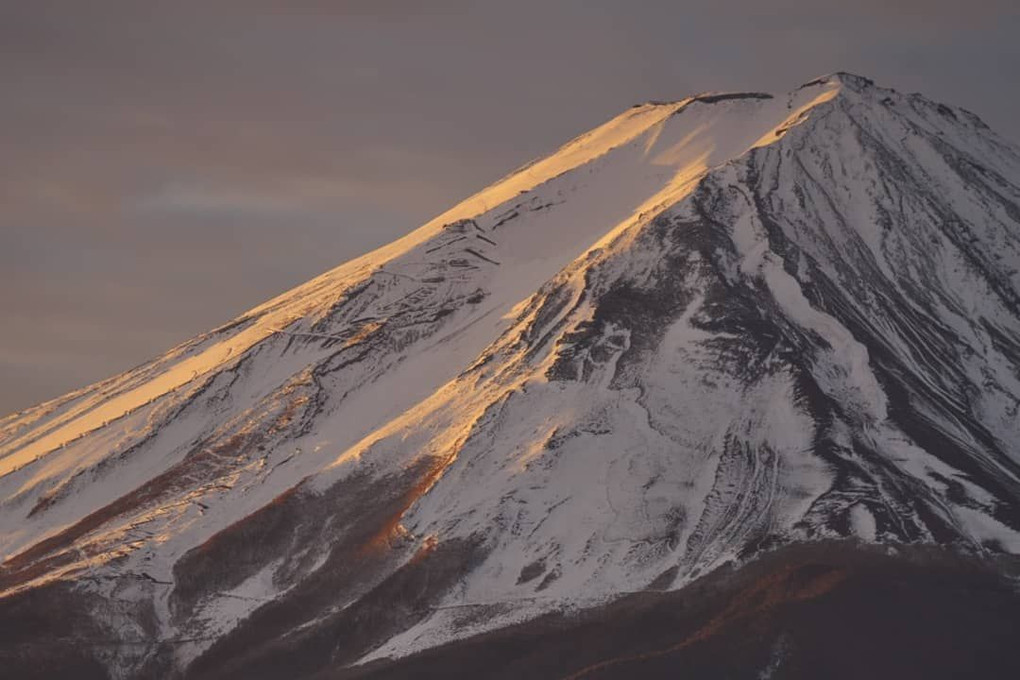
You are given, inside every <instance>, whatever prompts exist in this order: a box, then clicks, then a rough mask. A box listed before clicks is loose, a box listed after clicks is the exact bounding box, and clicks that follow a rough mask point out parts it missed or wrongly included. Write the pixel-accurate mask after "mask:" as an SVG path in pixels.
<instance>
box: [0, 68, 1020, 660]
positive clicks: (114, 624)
mask: <svg viewBox="0 0 1020 680" xmlns="http://www.w3.org/2000/svg"><path fill="white" fill-rule="evenodd" d="M1018 408H1020V152H1018V150H1017V148H1016V147H1014V146H1012V145H1010V144H1008V143H1007V142H1005V141H1004V140H1002V139H1001V138H998V137H997V136H996V135H995V134H994V133H992V132H991V131H990V130H988V129H987V128H986V127H985V126H984V125H983V124H982V123H981V122H980V121H979V120H978V119H977V118H976V117H975V116H973V114H970V113H967V112H966V111H963V110H961V109H955V108H950V107H947V106H944V105H941V104H936V103H933V102H931V101H929V100H927V99H924V98H923V97H920V96H918V95H909V96H906V95H902V94H899V93H897V92H895V91H892V90H886V89H883V88H880V87H877V86H875V85H873V84H872V83H871V82H870V81H867V80H866V79H863V78H860V77H857V76H850V75H845V74H840V75H835V76H829V77H825V78H821V79H818V80H816V81H813V82H811V83H808V84H806V85H804V86H802V87H800V88H798V89H797V90H795V91H793V92H792V93H790V94H787V95H779V96H771V95H766V94H756V93H750V94H709V95H700V96H696V97H691V98H688V99H685V100H682V101H678V102H673V103H665V104H661V103H651V104H644V105H641V106H637V107H634V108H632V109H630V110H629V111H627V112H625V113H623V114H621V115H620V116H618V117H616V118H614V119H612V120H611V121H609V122H607V123H606V124H605V125H603V126H601V127H599V128H597V129H595V130H593V131H592V132H589V133H587V134H585V135H582V136H580V137H578V138H577V139H575V140H574V141H572V142H570V143H569V144H567V145H566V146H564V147H563V148H561V149H560V150H559V151H557V152H555V153H554V154H552V155H551V156H549V157H548V158H545V159H542V160H539V161H537V162H535V163H532V164H530V165H528V166H526V167H524V168H522V169H520V170H518V171H516V172H515V173H513V174H511V175H509V176H508V177H506V178H505V179H503V180H501V181H500V182H497V183H496V184H494V185H493V186H491V187H489V188H487V189H485V190H483V191H482V192H480V193H479V194H477V195H475V196H473V197H471V198H469V199H468V200H466V201H464V202H463V203H461V204H459V205H458V206H456V207H454V208H453V209H451V210H450V211H448V212H447V213H444V214H443V215H441V216H439V217H437V218H436V219H434V220H432V221H431V222H429V223H428V224H426V225H424V226H423V227H421V228H420V229H418V230H416V231H414V232H412V233H411V234H409V235H408V236H406V237H404V238H403V239H400V240H398V241H396V242H394V243H393V244H391V245H389V246H386V247H384V248H381V249H379V250H377V251H375V252H373V253H369V254H368V255H366V256H364V257H361V258H358V259H356V260H353V261H351V262H349V263H347V264H345V265H342V266H340V267H338V268H337V269H335V270H333V271H331V272H328V273H326V274H324V275H322V276H320V277H319V278H317V279H314V280H312V281H311V282H309V283H307V284H305V285H303V286H301V287H299V288H296V289H294V290H293V291H290V292H288V293H286V294H284V295H282V296H280V297H278V298H276V299H274V300H272V301H270V302H268V303H266V304H264V305H262V306H260V307H258V308H256V309H254V310H252V311H250V312H248V313H247V314H245V315H243V316H242V317H240V318H239V319H237V320H235V321H233V322H231V323H230V324H227V325H225V326H223V327H221V328H219V329H216V330H214V331H212V332H210V333H208V334H206V335H203V336H200V337H198V338H196V339H194V340H192V341H190V342H188V343H185V344H184V345H181V346H180V347H177V348H175V349H174V350H171V351H170V352H169V353H168V354H166V355H165V356H163V357H160V358H159V359H157V360H155V361H153V362H151V363H149V364H146V365H144V366H141V367H139V368H137V369H135V370H132V371H129V372H128V373H125V374H123V375H120V376H118V377H116V378H112V379H110V380H107V381H105V382H102V383H98V384H96V385H93V386H91V387H88V388H86V389H84V390H81V391H79V392H76V393H73V394H70V395H67V396H66V397H63V398H61V399H58V400H55V401H52V402H49V403H46V404H43V405H41V406H38V407H36V408H34V409H30V410H28V411H25V412H23V413H20V414H15V415H13V416H10V417H8V418H6V419H5V420H2V421H0V559H3V560H4V561H3V564H2V567H0V598H2V599H0V618H2V617H3V616H5V614H4V613H3V609H2V607H3V603H4V602H5V601H6V602H8V603H12V602H13V603H15V604H12V605H10V607H15V608H16V606H17V603H18V602H22V601H24V598H27V597H31V598H35V599H34V600H32V601H33V602H36V605H35V606H36V610H37V611H42V612H44V614H43V616H44V618H45V612H46V611H47V607H53V608H54V613H53V616H54V617H56V616H58V615H57V613H56V612H57V611H58V609H59V610H63V609H66V610H69V611H72V612H74V613H75V614H74V616H76V617H80V622H79V623H78V624H77V628H76V635H77V637H78V639H79V642H75V641H74V640H71V641H67V640H64V638H61V640H64V643H66V644H67V645H68V646H69V648H70V649H72V651H73V653H74V654H81V655H84V656H85V657H88V658H89V659H91V660H92V661H94V662H95V663H97V664H99V665H100V666H101V667H102V668H104V669H105V672H109V673H112V674H113V675H115V676H119V677H134V676H139V677H149V676H152V675H154V674H155V675H162V674H170V673H183V672H185V671H187V672H188V673H190V674H193V675H196V676H199V675H202V674H203V673H208V674H210V675H214V676H220V675H229V674H231V673H236V674H237V676H238V677H245V673H246V672H247V671H246V669H249V668H251V667H261V668H271V667H273V666H272V664H274V663H277V664H283V665H281V666H280V667H281V668H291V670H293V668H292V667H291V666H290V665H289V664H293V659H294V658H301V659H303V660H304V661H303V662H302V663H304V664H305V666H306V667H304V666H303V668H305V670H306V671H307V672H313V671H315V670H318V669H320V668H323V667H328V666H330V665H332V666H343V665H347V664H354V663H359V662H365V661H368V660H371V659H377V658H382V657H386V656H399V655H403V654H407V653H409V652H412V651H415V650H419V649H422V648H427V647H432V646H435V645H437V644H440V643H443V642H445V641H448V640H450V639H453V638H456V637H464V636H467V635H471V634H473V633H477V632H480V631H482V630H488V629H494V628H498V627H501V626H505V625H509V624H511V623H513V622H517V621H522V620H527V619H529V618H531V617H534V616H536V615H538V614H540V613H542V612H545V611H550V610H562V609H564V608H568V607H582V608H583V607H586V606H594V605H596V604H598V603H601V602H604V601H606V600H608V599H610V598H613V597H614V596H618V595H620V594H622V593H626V592H630V591H636V590H642V589H645V588H647V587H649V586H650V585H654V586H655V587H656V588H665V589H676V588H682V587H683V586H684V585H685V584H687V583H689V582H690V581H691V580H692V579H694V578H695V577H697V576H698V575H701V574H704V573H707V572H710V571H711V570H713V569H715V568H717V567H718V566H720V565H722V564H724V563H726V562H729V561H734V560H736V561H743V560H747V559H750V558H751V557H753V556H754V555H755V554H756V553H759V552H761V551H763V550H765V549H767V548H771V547H775V546H779V545H782V544H786V543H791V542H797V541H811V540H819V539H835V538H856V539H859V540H863V541H867V542H884V543H937V544H950V545H954V546H959V547H961V548H963V549H966V550H969V551H973V552H976V553H979V554H984V553H987V552H993V553H994V552H1006V553H1020V531H1018V530H1020V447H1018V444H1017V442H1018V441H1020V420H1018V418H1017V411H1018ZM423 570H424V572H423ZM421 573H426V574H427V575H428V577H427V578H425V579H424V581H422V579H421V577H420V574H421ZM407 583H414V584H416V585H414V587H413V588H410V587H409V586H407ZM412 590H413V592H411V591H412ZM19 598H21V599H19ZM58 603H59V604H58ZM10 611H15V609H11V610H10ZM368 612H371V615H369V614H368ZM6 616H8V618H9V617H10V616H11V615H10V614H7V615H6ZM354 622H357V623H356V625H355V623H354ZM54 635H56V634H54ZM40 639H43V638H40ZM111 641H115V642H116V643H115V644H108V643H109V642H111ZM25 644H26V645H27V647H26V649H28V650H29V651H28V652H25V653H26V654H29V655H31V644H32V641H28V642H26V643H25ZM62 644H63V643H62ZM323 650H326V651H323ZM68 653H71V652H68Z"/></svg>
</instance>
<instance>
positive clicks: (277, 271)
mask: <svg viewBox="0 0 1020 680" xmlns="http://www.w3.org/2000/svg"><path fill="white" fill-rule="evenodd" d="M893 5H895V6H893ZM1018 36H1020V3H1017V2H1016V0H1001V1H1000V0H970V1H968V2H962V1H956V2H950V1H947V0H924V1H921V0H897V1H896V2H895V3H893V2H888V0H881V1H880V0H856V1H855V2H847V1H844V2H826V1H825V0H771V1H769V2H763V1H761V0H758V1H750V0H712V1H711V2H683V1H682V0H673V1H667V0H646V1H642V0H619V1H611V0H544V1H536V0H513V1H504V2H469V1H467V0H436V1H433V2H422V1H421V0H419V1H401V0H350V1H343V0H333V1H330V0H319V1H314V0H291V1H289V2H285V1H284V0H278V1H273V0H203V1H201V2H198V1H194V0H172V1H171V0H166V1H163V0H149V1H147V2H137V0H130V1H129V0H122V1H109V0H89V2H81V1H80V0H64V1H51V0H0V83H2V84H3V94H2V96H0V206H2V210H0V416H2V415H3V414H5V413H9V412H13V411H17V410H20V409H22V408H25V407H28V406H31V405H33V404H35V403H38V402H40V401H43V400H46V399H49V398H53V397H56V396H59V395H61V394H63V393H65V392H67V391H70V390H72V389H76V388H78V387H82V386H84V385H86V384H88V383H91V382H94V381H96V380H100V379H103V378H105V377H108V376H110V375H113V374H115V373H118V372H120V371H123V370H126V369H128V368H130V367H132V366H134V365H137V364H139V363H142V362H144V361H145V360H147V359H149V358H152V357H154V356H157V355H159V354H161V353H162V352H163V351H165V350H167V349H169V348H170V347H171V346H173V345H175V344H177V343H179V342H181V341H183V340H186V339H187V338H189V337H191V336H193V335H196V334H197V333H200V332H203V331H205V330H208V329H210V328H212V327H214V326H217V325H219V324H221V323H223V322H225V321H228V320H229V319H231V318H233V317H235V316H237V315H239V314H241V313H243V312H244V311H245V310H247V309H249V308H250V307H253V306H255V305H257V304H258V303H260V302H262V301H263V300H265V299H268V298H269V297H272V296H273V295H276V294H277V293H280V292H282V291H284V290H286V289H288V288H290V287H292V286H294V285H297V284H299V283H301V282H303V281H305V280H307V279H310V278H312V277H314V276H315V275H317V274H319V273H321V272H323V271H325V270H327V269H330V268H332V267H334V266H336V265H338V264H340V263H342V262H344V261H346V260H348V259H350V258H352V257H354V256H357V255H359V254H361V253H364V252H366V251H368V250H371V249H372V248H374V247H376V246H379V245H382V244H384V243H387V242H389V241H391V240H393V239H394V238H396V237H398V236H400V235H402V234H404V233H406V232H408V231H410V230H412V229H414V228H415V227H417V226H419V225H420V224H422V223H424V222H426V221H428V219H429V218H431V217H433V216H434V215H436V214H438V213H440V212H442V211H443V210H445V209H446V208H448V207H450V206H451V205H453V204H454V203H456V202H457V201H459V200H460V199H462V198H464V197H466V196H468V195H470V194H472V193H474V192H475V191H477V190H479V189H481V188H483V187H484V186H486V185H487V184H489V183H491V182H493V181H494V180H496V179H498V178H499V177H501V176H503V175H504V174H506V173H507V172H509V171H510V170H512V169H513V168H516V167H518V166H520V165H522V164H523V163H525V162H526V161H528V160H531V159H532V158H535V157H536V156H540V155H543V154H545V153H548V152H550V151H552V150H554V149H555V148H556V147H558V146H559V145H560V144H562V143H564V142H566V141H568V140H569V139H570V138H572V137H574V136H575V135H577V134H579V133H581V132H584V131H585V130H587V129H590V128H592V127H594V126H595V125H598V124H599V123H601V122H603V121H604V120H606V119H608V118H610V117H612V116H613V115H615V114H617V113H619V112H620V111H622V110H623V109H625V108H627V107H628V106H630V105H632V104H634V103H638V102H641V101H646V100H649V99H656V100H669V99H680V98H682V97H684V96H687V95H690V94H693V93H696V92H702V91H708V90H714V91H727V90H738V91H744V90H754V91H766V92H769V91H771V92H786V91H788V90H790V89H793V88H794V87H796V86H797V85H799V84H801V83H803V82H806V81H808V80H810V79H812V78H813V77H815V76H818V75H822V74H825V73H830V72H833V71H838V70H845V71H851V72H854V73H859V74H862V75H867V76H869V77H871V78H874V79H875V80H876V81H877V82H878V83H879V84H880V85H884V86H888V87H894V88H896V89H899V90H902V91H907V92H915V91H916V92H922V93H924V94H926V95H928V96H930V97H932V98H934V99H937V100H940V101H944V102H947V103H950V104H955V105H960V106H964V107H965V108H967V109H969V110H971V111H974V112H975V113H977V114H979V115H980V116H981V117H982V118H983V119H984V120H985V121H986V122H987V123H988V124H989V125H991V126H992V128H994V129H996V130H997V131H998V132H999V133H1001V134H1002V135H1004V136H1006V137H1007V138H1010V139H1012V140H1014V141H1020V76H1018V73H1020V39H1018Z"/></svg>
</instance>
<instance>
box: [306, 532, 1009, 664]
mask: <svg viewBox="0 0 1020 680" xmlns="http://www.w3.org/2000/svg"><path fill="white" fill-rule="evenodd" d="M1017 566H1018V564H1017V563H1016V562H1015V561H1009V562H1008V563H998V564H997V565H996V567H995V568H993V567H992V565H990V564H989V563H987V562H985V561H982V560H977V559H974V558H973V557H967V556H961V555H954V554H952V553H949V552H945V551H942V550H938V549H917V548H910V549H905V550H901V551H899V552H898V553H897V554H895V555H890V554H884V553H882V552H880V551H878V550H876V549H874V548H868V547H862V546H859V545H853V544H836V543H832V544H818V545H798V546H791V547H787V548H782V549H779V550H777V551H775V552H773V553H769V554H767V555H764V556H762V557H760V558H759V559H758V560H756V561H755V562H753V563H751V564H748V565H746V566H744V567H740V568H724V569H720V570H718V571H716V572H714V573H712V574H710V575H708V576H705V577H702V578H701V579H699V580H697V581H695V582H693V583H691V584H690V585H688V586H687V587H685V588H683V589H682V590H680V591H676V592H671V593H655V592H647V593H639V594H633V595H628V596H625V597H623V598H621V599H619V600H617V601H616V602H613V603H612V604H609V605H606V606H604V607H600V608H596V609H591V610H587V611H584V612H581V613H578V614H575V615H564V614H553V615H548V616H545V617H542V618H540V619H538V620H535V621H531V622H529V623H527V624H522V625H519V626H512V627H508V628H505V629H502V630H499V631H495V632H492V633H487V634H484V635H480V636H478V637H475V638H469V639H467V640H464V641H461V642H455V643H451V644H448V645H444V646H442V647H439V648H437V649H433V650H429V651H427V652H422V653H420V654H416V655H413V656H410V657H407V658H404V659H400V660H396V661H379V662H375V663H371V664H368V665H366V666H364V667H361V668H356V669H351V670H334V671H330V672H326V673H323V674H321V675H319V676H316V677H318V678H322V679H323V680H325V679H326V678H335V679H336V680H340V679H347V678H352V679H353V678H359V679H364V680H368V679H374V678H379V679H382V678H386V679H387V680H397V679H400V678H449V677H465V678H468V677H485V678H507V679H509V678H522V677H527V678H536V679H538V678H549V679H550V680H551V679H556V680H565V679H568V678H569V679H571V680H574V679H579V678H585V679H596V678H605V679H607V680H608V679H617V678H635V677H638V678H663V679H665V678H676V677H696V678H762V677H764V678H775V679H780V678H781V679H784V680H799V679H804V680H807V679H809V678H846V679H847V680H850V679H856V678H896V679H897V680H901V679H902V680H908V679H917V680H922V679H925V678H931V679H934V678H946V679H948V678H960V677H990V678H992V677H1013V676H1014V675H1016V674H1017V673H1018V672H1020V654H1017V653H1016V651H1015V647H1014V645H1013V644H1012V638H1013V631H1015V630H1016V627H1017V625H1020V595H1018V594H1017V590H1016V587H1015V581H1013V580H1012V579H1011V578H1008V577H1005V576H1004V575H1003V571H1005V572H1007V573H1010V574H1012V575H1013V576H1015V574H1016V568H1017Z"/></svg>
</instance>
